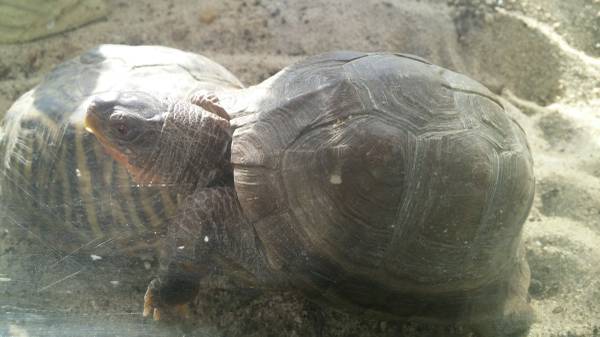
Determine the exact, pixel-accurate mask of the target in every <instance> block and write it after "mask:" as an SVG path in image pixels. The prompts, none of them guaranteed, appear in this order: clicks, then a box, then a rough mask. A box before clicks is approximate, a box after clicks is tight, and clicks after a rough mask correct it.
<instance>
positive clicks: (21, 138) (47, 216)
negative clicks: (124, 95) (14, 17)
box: [0, 44, 243, 259]
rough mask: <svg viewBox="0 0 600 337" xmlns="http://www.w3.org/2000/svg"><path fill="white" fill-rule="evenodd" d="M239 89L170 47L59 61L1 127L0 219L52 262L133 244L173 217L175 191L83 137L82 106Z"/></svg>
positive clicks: (222, 73)
mask: <svg viewBox="0 0 600 337" xmlns="http://www.w3.org/2000/svg"><path fill="white" fill-rule="evenodd" d="M242 87H243V85H242V83H241V82H240V81H239V80H238V79H237V78H236V77H235V76H234V75H233V74H232V73H230V72H229V71H228V70H227V69H225V68H224V67H223V66H221V65H219V64H217V63H216V62H214V61H212V60H210V59H208V58H206V57H204V56H201V55H197V54H193V53H190V52H184V51H181V50H177V49H173V48H167V47H160V46H127V45H108V44H106V45H100V46H97V47H95V48H93V49H90V50H88V51H86V52H84V53H83V54H81V55H79V56H77V57H75V58H73V59H70V60H67V61H65V62H64V63H62V64H60V65H58V66H56V67H55V68H54V69H53V70H52V71H51V72H50V73H49V74H48V75H47V76H45V78H44V79H43V80H42V81H41V83H40V84H39V85H37V86H36V87H35V88H33V89H31V90H30V91H28V92H26V93H25V94H23V95H22V96H21V97H20V98H19V99H18V100H17V101H16V102H15V103H14V104H13V105H12V106H11V107H10V108H9V110H8V112H7V114H6V117H5V118H4V119H3V121H2V124H1V126H0V172H1V174H0V198H1V199H2V202H1V204H2V208H3V209H2V210H0V213H2V215H3V216H6V221H8V222H14V223H16V224H18V225H19V226H20V227H24V228H26V229H27V231H30V232H33V233H35V235H36V236H37V237H38V238H39V239H40V240H42V242H43V243H44V244H45V246H46V247H51V248H52V252H53V253H56V254H57V259H62V257H63V256H65V255H66V254H70V253H72V252H73V251H75V250H77V251H81V248H82V247H85V246H87V247H90V248H93V247H96V245H98V244H100V243H103V242H105V241H106V240H108V239H109V238H115V239H117V238H118V239H123V238H126V237H129V238H132V239H135V240H136V241H137V239H138V238H139V237H141V235H140V234H141V233H150V234H152V233H153V232H154V231H158V230H159V229H160V227H161V226H162V224H164V223H165V222H166V221H167V219H168V218H169V217H171V216H173V215H174V213H175V210H176V207H177V206H176V205H177V193H175V192H173V191H172V190H170V189H168V188H166V187H164V186H158V185H156V186H140V185H138V184H136V183H134V182H133V181H132V180H131V178H130V176H129V173H128V172H127V171H126V170H125V169H124V168H122V167H121V165H118V164H116V162H115V161H114V160H113V159H112V157H110V156H109V155H108V154H106V153H105V152H104V150H103V148H102V147H101V146H99V145H98V144H97V142H96V141H95V139H94V137H93V136H91V135H90V134H89V133H87V132H86V131H85V130H84V125H83V121H84V117H85V111H86V108H87V105H88V104H89V102H90V100H91V99H92V97H93V96H95V95H97V94H99V93H102V92H105V91H111V90H133V91H135V90H138V91H145V92H151V93H155V94H166V95H169V96H170V97H179V98H180V99H185V98H186V97H187V95H190V94H191V93H193V92H196V91H197V90H202V89H211V90H213V89H216V88H221V89H222V88H231V89H232V90H233V89H238V88H242ZM108 246H110V247H111V248H112V245H104V248H106V247H108ZM97 250H99V248H98V249H96V251H97ZM112 251H113V250H112V249H108V250H106V249H103V252H104V253H111V252H112ZM96 254H97V253H96Z"/></svg>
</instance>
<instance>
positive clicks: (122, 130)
mask: <svg viewBox="0 0 600 337" xmlns="http://www.w3.org/2000/svg"><path fill="white" fill-rule="evenodd" d="M115 130H116V131H117V133H118V134H119V135H121V136H123V137H125V136H127V133H128V132H129V127H128V126H127V124H125V123H117V124H116V125H115Z"/></svg>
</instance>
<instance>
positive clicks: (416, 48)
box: [0, 0, 600, 336]
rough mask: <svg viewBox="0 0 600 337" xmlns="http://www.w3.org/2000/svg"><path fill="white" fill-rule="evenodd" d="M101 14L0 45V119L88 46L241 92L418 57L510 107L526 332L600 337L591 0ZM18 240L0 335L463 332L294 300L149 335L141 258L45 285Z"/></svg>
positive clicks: (267, 4) (599, 159)
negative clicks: (341, 59) (526, 147)
mask: <svg viewBox="0 0 600 337" xmlns="http://www.w3.org/2000/svg"><path fill="white" fill-rule="evenodd" d="M107 3H108V7H109V8H110V9H111V11H110V13H109V15H108V17H107V18H106V19H105V20H103V21H99V22H94V23H91V24H89V25H86V26H84V27H81V28H79V29H76V30H72V31H69V32H65V33H60V34H57V35H54V36H51V37H47V38H44V39H41V40H38V41H34V42H30V43H25V44H19V45H0V114H2V113H3V112H4V111H6V109H7V108H8V107H9V106H10V104H11V103H12V102H13V101H14V100H15V99H16V98H17V97H18V96H19V95H20V94H22V93H23V92H25V91H26V90H28V89H30V88H31V87H32V86H34V85H35V84H36V83H38V82H39V81H40V79H41V78H42V76H43V75H44V74H46V73H47V72H48V71H49V70H50V69H51V68H52V67H53V66H55V65H56V64H58V63H60V62H62V61H64V60H66V59H68V58H71V57H74V56H76V55H78V54H80V53H82V52H83V51H85V50H87V49H89V48H92V47H94V46H96V45H98V44H101V43H123V44H132V45H138V44H159V45H166V46H171V47H175V48H180V49H184V50H188V51H192V52H196V53H200V54H203V55H205V56H208V57H210V58H212V59H214V60H215V61H217V62H219V63H221V64H223V65H224V66H226V67H227V68H228V69H229V70H231V71H232V72H233V73H234V74H236V75H237V76H238V77H239V78H240V79H241V80H242V81H243V82H244V83H246V84H252V83H257V82H259V81H261V80H263V79H265V78H267V77H268V76H270V75H271V74H273V73H275V72H276V71H277V70H279V69H281V68H282V67H283V66H285V65H288V64H290V63H292V62H294V61H296V60H298V59H300V58H302V57H305V56H307V55H312V54H315V53H319V52H324V51H329V50H333V49H354V50H363V51H397V52H404V53H412V54H416V55H419V56H422V57H424V58H427V59H429V60H430V61H432V62H434V63H437V64H440V65H442V66H445V67H448V68H450V69H453V70H456V71H459V72H463V73H466V74H468V75H470V76H472V77H473V78H475V79H477V80H479V81H481V82H482V83H484V84H486V85H487V86H488V87H489V88H490V89H492V90H493V91H495V92H496V93H498V94H500V95H502V96H503V97H505V98H506V99H509V100H510V101H512V102H513V103H514V104H516V105H517V106H519V107H520V108H521V110H522V111H523V113H522V114H520V115H518V116H515V117H516V118H517V119H518V120H519V122H520V123H521V124H522V126H523V128H524V129H525V131H526V132H527V135H528V139H529V142H530V145H531V147H532V151H533V156H534V161H535V172H536V178H537V192H536V198H535V204H534V207H533V209H532V211H531V214H530V217H529V219H528V221H527V223H526V224H525V228H524V239H525V240H526V248H527V259H528V260H529V264H530V266H531V271H532V282H531V287H530V294H531V303H532V305H533V307H534V308H535V310H536V314H537V322H536V323H535V324H534V325H533V326H532V328H531V331H530V333H529V336H598V335H600V277H599V276H598V275H600V31H599V30H600V1H598V0H569V1H560V0H527V1H525V0H523V1H516V0H512V1H510V0H505V1H501V0H497V1H490V0H485V1H484V0H480V1H478V0H453V1H448V2H446V1H442V0H428V1H427V0H421V1H417V0H402V1H400V0H384V1H380V0H364V1H360V2H358V1H357V2H349V1H347V2H346V1H335V2H334V1H325V0H309V1H301V2H300V1H289V0H287V1H275V0H252V1H234V0H226V1H222V2H213V1H191V0H189V1H185V0H182V1H160V2H159V1H151V0H142V1H136V2H129V1H122V0H111V1H107ZM21 231H22V229H20V228H19V227H18V226H15V225H13V224H8V223H5V224H0V248H1V249H0V294H1V295H0V336H3V335H15V336H37V335H56V336H66V335H73V336H103V335H107V336H108V335H110V336H113V335H115V334H118V335H126V336H130V335H131V336H144V335H160V336H162V335H164V336H172V335H183V334H186V335H210V336H281V335H286V336H317V335H322V336H433V335H435V336H440V335H449V336H461V335H469V334H470V333H469V332H468V331H463V330H462V329H461V327H430V326H425V325H422V324H416V323H398V322H385V321H373V320H368V319H363V318H357V317H354V316H351V315H349V314H346V313H341V312H337V311H334V310H331V309H323V308H316V307H315V306H314V305H313V304H311V303H310V302H307V301H306V300H304V299H303V298H301V297H299V296H297V295H296V294H293V293H277V294H256V293H244V294H231V293H228V292H224V291H217V292H210V293H208V294H206V295H205V296H204V297H203V298H202V300H201V301H200V302H199V303H198V308H197V312H196V313H194V314H193V316H192V318H191V319H190V321H191V322H188V323H186V324H184V325H180V326H179V325H167V324H158V325H157V324H152V322H144V321H143V320H142V319H141V317H140V312H141V298H142V296H143V292H144V290H145V284H146V283H145V282H146V281H147V280H148V279H149V278H150V277H151V275H150V274H151V272H152V270H153V268H154V261H153V260H152V258H151V257H149V258H138V259H137V260H135V261H134V262H131V261H121V260H119V259H117V258H114V259H112V260H110V261H109V259H105V260H101V261H96V262H92V261H91V260H81V261H76V262H73V263H72V264H70V265H63V266H61V269H60V272H59V273H58V274H60V275H63V276H65V277H67V276H69V275H71V276H69V277H67V278H66V279H64V280H60V278H59V279H56V278H51V277H47V276H44V275H45V274H43V273H49V274H52V273H53V272H55V273H57V271H56V270H55V269H56V268H55V269H52V268H49V267H48V265H49V264H50V265H52V264H51V261H50V259H49V257H48V250H51V249H52V247H45V246H43V245H41V244H40V243H39V242H36V240H35V239H31V238H23V237H22V236H21V235H20V232H21ZM146 269H149V270H146ZM40 273H42V275H41V276H40ZM58 274H56V275H58ZM56 275H54V276H56ZM5 279H10V281H6V280H5ZM140 279H141V281H140ZM50 280H54V281H52V282H50ZM115 280H118V283H115V282H112V283H111V282H110V281H115ZM16 281H18V282H16ZM56 281H60V282H57V283H55V284H53V283H54V282H56ZM15 283H18V284H15ZM40 290H43V291H40ZM71 331H72V332H71Z"/></svg>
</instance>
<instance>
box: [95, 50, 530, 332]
mask: <svg viewBox="0 0 600 337" xmlns="http://www.w3.org/2000/svg"><path fill="white" fill-rule="evenodd" d="M514 109H515V108H514V107H512V106H510V105H509V103H507V102H505V101H504V100H501V99H499V98H498V97H497V96H496V95H494V94H493V93H491V92H490V91H489V90H488V89H486V88H485V87H484V86H483V85H481V84H479V83H478V82H476V81H475V80H472V79H470V78H468V77H467V76H465V75H461V74H458V73H455V72H453V71H451V70H448V69H444V68H442V67H439V66H436V65H434V64H431V63H430V62H428V61H426V60H424V59H422V58H420V57H417V56H412V55H407V54H396V53H386V52H379V53H364V52H354V51H337V52H330V53H325V54H319V55H316V56H312V57H309V58H307V59H304V60H302V61H300V62H298V63H296V64H293V65H290V66H288V67H286V68H284V69H282V70H281V71H280V72H278V73H277V74H275V75H273V76H272V77H270V78H268V79H266V80H265V81H263V82H262V83H260V84H257V85H255V86H250V87H247V88H245V89H242V90H238V91H228V90H222V91H219V90H215V91H208V92H207V91H201V92H199V93H197V94H195V95H192V98H191V99H190V100H188V101H182V100H177V99H169V98H167V99H162V98H158V97H156V96H154V95H152V94H147V93H140V92H112V93H106V94H104V95H99V96H97V97H95V98H94V99H93V101H92V103H91V104H90V106H89V107H88V111H87V116H86V120H85V123H86V127H87V128H88V131H90V132H91V133H93V134H94V135H95V136H96V137H97V139H98V140H99V142H100V143H102V144H103V145H104V146H105V147H107V148H108V149H110V152H111V153H113V154H115V155H118V156H120V157H121V160H124V161H126V163H127V166H129V167H130V168H135V172H136V178H137V179H138V181H140V182H143V183H149V182H150V183H152V182H154V183H166V184H173V185H179V186H181V191H185V192H182V193H183V194H184V195H186V197H185V198H182V202H181V204H180V206H179V208H178V214H177V215H176V216H175V217H174V218H173V219H172V221H171V222H170V223H169V224H168V227H169V240H166V243H165V244H166V245H167V248H166V253H165V257H164V260H163V261H164V263H163V264H162V265H163V267H162V268H161V270H160V272H159V274H158V276H157V278H155V279H154V280H153V281H152V282H151V283H150V285H149V286H148V290H147V292H146V295H145V298H144V313H143V314H144V316H152V317H154V319H161V317H165V315H167V314H172V313H176V312H178V311H179V310H180V309H181V306H184V305H186V304H187V303H189V302H190V301H192V300H193V299H194V298H195V296H197V294H198V291H199V287H200V285H199V284H200V283H201V281H202V280H203V279H205V278H208V277H210V276H211V275H213V274H214V273H218V272H223V271H227V272H229V274H230V275H231V276H232V277H233V278H237V279H239V280H241V281H240V282H242V283H244V284H246V285H247V286H248V287H258V288H267V289H271V288H275V289H296V290H299V291H300V292H301V293H303V294H305V295H306V296H307V297H308V298H312V299H315V300H317V301H321V302H324V303H327V304H330V305H332V307H335V308H343V309H344V310H349V311H353V312H357V313H361V314H364V315H367V316H369V317H370V316H373V317H382V318H383V317H384V318H386V319H399V320H404V319H408V320H417V321H423V322H430V323H440V324H445V323H459V324H466V325H468V326H471V327H473V329H476V330H477V331H479V332H482V331H483V332H482V333H483V334H488V335H494V336H499V335H502V334H503V333H506V334H507V335H508V334H511V333H519V332H522V331H525V330H527V329H528V326H529V324H530V323H531V321H532V319H533V312H532V309H531V307H530V305H529V303H528V295H527V292H528V285H529V278H530V273H529V267H528V264H527V261H526V259H525V252H524V248H523V242H522V240H521V233H522V228H523V224H524V222H525V220H526V218H527V215H528V213H529V210H530V208H531V205H532V200H533V195H534V187H535V178H534V173H533V169H532V157H531V152H530V148H529V145H528V143H527V139H526V135H525V133H524V131H523V129H522V128H521V127H520V126H519V125H518V123H517V122H516V121H515V120H514V119H513V118H512V117H511V115H510V113H509V112H510V111H512V112H514Z"/></svg>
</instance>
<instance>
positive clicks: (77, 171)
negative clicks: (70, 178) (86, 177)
mask: <svg viewBox="0 0 600 337" xmlns="http://www.w3.org/2000/svg"><path fill="white" fill-rule="evenodd" d="M75 175H77V177H81V171H79V169H78V168H76V169H75Z"/></svg>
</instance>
